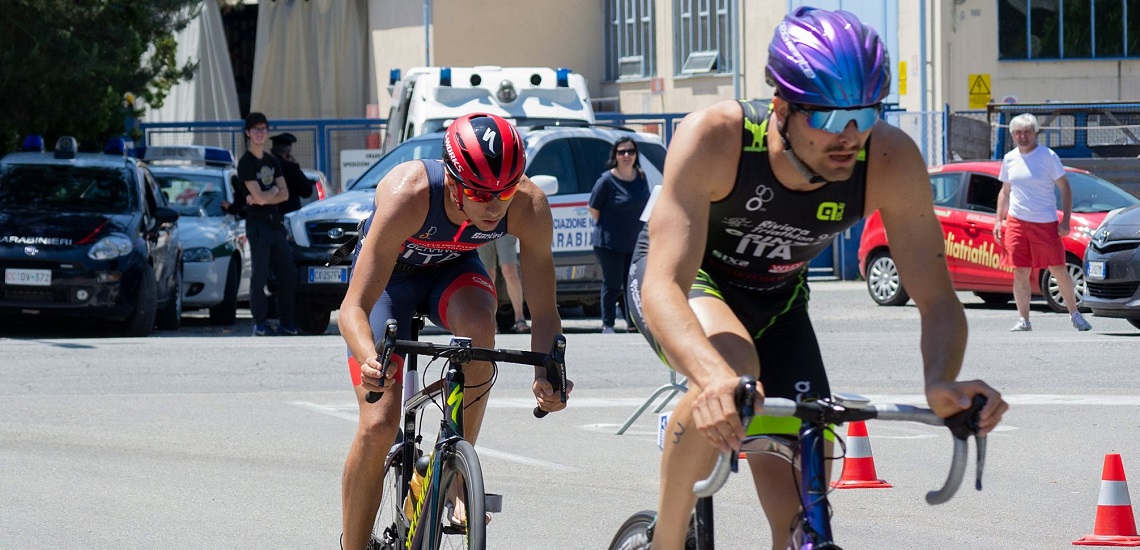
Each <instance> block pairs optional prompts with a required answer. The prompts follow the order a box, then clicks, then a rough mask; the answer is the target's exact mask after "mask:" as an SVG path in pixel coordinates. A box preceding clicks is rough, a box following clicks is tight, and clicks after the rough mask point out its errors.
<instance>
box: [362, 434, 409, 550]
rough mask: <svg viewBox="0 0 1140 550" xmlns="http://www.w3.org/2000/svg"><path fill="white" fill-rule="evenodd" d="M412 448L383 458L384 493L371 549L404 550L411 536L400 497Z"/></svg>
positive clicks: (405, 447)
mask: <svg viewBox="0 0 1140 550" xmlns="http://www.w3.org/2000/svg"><path fill="white" fill-rule="evenodd" d="M410 450H411V447H410V446H407V445H401V446H400V447H399V449H398V450H395V451H392V452H391V453H389V454H388V457H387V458H385V459H384V483H383V484H382V485H381V489H382V491H383V494H382V495H381V497H380V510H379V511H377V513H376V523H375V525H373V526H372V541H371V542H370V543H369V546H368V549H369V550H403V548H404V541H405V540H406V539H405V537H406V536H407V533H408V520H407V518H406V517H405V516H404V499H403V498H402V497H401V496H400V493H401V492H402V487H403V486H404V478H403V475H402V474H401V472H400V464H401V463H402V462H403V459H404V453H405V452H409V451H410Z"/></svg>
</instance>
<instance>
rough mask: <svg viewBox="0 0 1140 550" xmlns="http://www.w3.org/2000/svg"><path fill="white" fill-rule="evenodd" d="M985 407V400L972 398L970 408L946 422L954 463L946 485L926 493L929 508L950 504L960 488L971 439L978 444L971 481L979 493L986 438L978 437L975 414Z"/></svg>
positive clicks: (979, 395)
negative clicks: (952, 446) (952, 443)
mask: <svg viewBox="0 0 1140 550" xmlns="http://www.w3.org/2000/svg"><path fill="white" fill-rule="evenodd" d="M985 405H986V396H984V395H981V394H977V395H974V398H973V400H972V401H971V404H970V408H968V409H966V410H964V411H959V412H957V413H955V414H954V415H952V416H950V417H949V418H947V419H946V427H947V428H949V429H950V433H952V434H953V435H954V459H953V460H952V461H951V463H950V473H949V475H948V476H947V477H946V483H945V484H943V486H942V488H941V489H938V490H937V491H930V492H928V493H926V502H927V503H928V504H942V503H945V502H946V501H948V500H950V499H951V498H952V497H953V496H954V493H956V492H957V491H958V487H959V486H960V485H961V484H962V477H963V474H964V473H965V470H966V460H967V458H966V455H967V453H968V449H967V447H968V446H969V443H968V441H969V439H970V436H974V439H975V441H976V443H977V464H976V468H977V470H976V474H975V478H974V488H975V489H977V490H978V491H981V490H982V472H983V470H984V469H985V463H986V438H985V436H979V435H978V423H979V421H978V413H979V411H981V410H982V407H984V406H985Z"/></svg>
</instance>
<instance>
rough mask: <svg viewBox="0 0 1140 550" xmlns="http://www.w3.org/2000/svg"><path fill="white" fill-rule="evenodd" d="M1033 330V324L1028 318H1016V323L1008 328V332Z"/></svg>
mask: <svg viewBox="0 0 1140 550" xmlns="http://www.w3.org/2000/svg"><path fill="white" fill-rule="evenodd" d="M1031 330H1033V325H1031V324H1029V319H1018V320H1017V324H1016V325H1013V328H1010V329H1009V331H1010V332H1029V331H1031Z"/></svg>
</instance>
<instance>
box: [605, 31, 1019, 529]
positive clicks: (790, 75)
mask: <svg viewBox="0 0 1140 550" xmlns="http://www.w3.org/2000/svg"><path fill="white" fill-rule="evenodd" d="M768 52H769V61H768V66H767V75H768V82H769V83H770V85H771V86H772V87H773V88H774V98H773V99H772V101H771V102H770V103H765V102H754V101H752V102H750V101H732V100H729V101H722V102H719V103H716V104H714V105H712V106H710V107H707V108H705V109H702V110H699V111H696V112H694V113H692V114H690V115H688V116H687V117H685V119H684V121H683V122H682V123H681V125H680V126H679V127H678V129H677V132H676V134H675V136H674V138H673V140H672V142H671V143H670V145H669V154H668V155H667V157H666V160H665V179H664V183H663V185H662V188H661V190H660V192H659V197H658V199H657V201H656V204H655V206H654V207H653V211H652V213H651V215H650V217H649V223H648V224H647V227H646V230H645V231H643V232H642V234H641V238H640V240H639V242H638V246H637V249H636V250H635V252H634V256H633V266H632V268H631V269H630V280H629V284H628V286H627V289H628V296H627V300H626V303H627V304H630V306H631V307H630V309H631V314H632V316H633V317H634V321H635V323H637V325H638V328H639V329H640V331H641V333H642V334H643V335H644V336H645V337H646V338H647V339H648V340H649V342H650V344H651V345H652V346H653V347H654V348H655V350H656V351H657V352H658V355H659V356H661V357H663V358H665V360H666V361H667V362H668V363H669V365H670V367H672V368H674V369H676V370H677V371H678V372H680V373H681V374H683V375H685V376H686V377H688V385H689V391H688V392H687V393H686V394H685V397H684V398H683V399H682V400H681V401H680V403H678V405H677V407H676V409H675V410H674V411H673V414H672V417H671V419H670V422H669V426H668V427H667V432H666V433H667V435H666V438H665V450H664V453H663V455H662V462H661V484H660V499H659V504H658V521H657V524H656V527H655V530H654V531H655V534H654V540H653V548H655V549H658V550H660V549H663V548H664V549H680V548H683V545H684V538H685V530H686V528H687V526H688V521H689V515H690V513H691V511H692V509H693V505H694V503H695V500H696V496H695V495H694V494H693V491H692V487H693V482H695V481H697V480H699V479H702V478H704V477H705V476H706V475H707V474H708V473H709V471H710V470H711V468H712V465H713V462H715V459H716V456H717V454H719V452H721V451H729V450H733V451H735V450H739V449H740V446H741V440H742V439H743V438H744V437H745V433H746V432H745V428H746V427H745V426H742V425H741V423H740V420H739V417H738V415H737V413H736V410H735V405H734V402H733V392H734V390H735V389H736V388H737V385H738V384H737V383H738V380H739V377H740V376H742V375H746V374H747V375H752V376H756V377H757V379H758V380H759V381H760V382H761V385H762V387H761V388H759V391H760V392H761V393H762V394H763V395H767V396H771V397H785V398H789V399H803V398H813V397H830V396H831V388H830V386H829V385H828V380H827V375H826V373H825V371H824V367H823V359H822V356H821V352H820V345H819V342H818V341H817V339H816V336H815V332H814V330H813V329H812V325H811V321H810V319H809V317H808V307H807V306H808V299H809V296H810V290H809V288H808V282H807V274H808V263H809V262H810V261H811V259H812V258H814V257H815V256H816V255H817V254H819V253H820V252H822V251H823V250H824V249H826V248H827V247H828V245H829V244H830V243H831V242H832V241H833V240H834V239H835V236H836V235H838V234H840V233H842V232H844V231H845V230H846V229H847V228H849V227H851V226H853V225H855V224H856V223H857V222H858V221H859V220H860V219H862V218H863V217H865V216H867V215H869V214H871V213H872V212H874V211H876V210H878V211H879V212H880V213H881V214H882V217H883V223H884V225H885V226H886V228H887V231H888V233H890V235H891V255H892V256H893V257H894V259H895V262H896V263H897V265H898V267H899V271H900V273H901V276H902V278H903V281H904V282H905V284H906V288H907V291H908V292H909V293H910V295H911V297H912V298H913V299H914V302H915V304H916V305H917V306H918V311H919V313H920V314H921V316H922V325H921V329H922V330H921V337H920V340H921V341H920V343H919V344H920V349H921V352H922V361H923V374H924V378H925V384H924V387H923V391H924V393H925V395H926V399H927V402H928V403H929V405H930V407H931V408H932V409H934V411H935V412H937V413H938V414H940V415H942V416H950V415H951V414H953V413H955V412H958V411H960V410H963V409H965V408H966V407H968V405H969V403H970V400H971V398H972V397H973V396H974V395H976V394H982V395H985V396H986V397H987V398H988V403H987V405H986V406H985V408H983V409H982V411H981V433H982V434H985V433H987V432H989V431H990V430H992V429H993V428H994V427H995V426H996V425H997V424H998V422H999V421H1000V420H1001V417H1002V414H1003V413H1004V412H1005V411H1006V410H1007V409H1008V405H1007V404H1006V403H1005V402H1004V401H1003V400H1002V397H1001V394H999V393H998V392H997V391H996V390H994V389H993V388H992V387H990V386H989V385H988V384H986V383H985V382H982V381H980V380H970V381H958V380H957V379H958V374H959V371H960V370H961V368H962V359H963V356H964V355H965V347H966V317H965V314H964V312H963V308H962V304H961V303H960V302H959V301H958V298H957V296H956V295H955V294H954V289H953V287H952V286H951V284H950V277H949V274H948V273H947V270H946V257H945V255H944V247H943V242H942V230H941V228H940V226H939V223H938V221H937V220H936V219H935V217H934V212H933V205H932V193H931V188H930V178H929V177H928V175H927V172H926V164H925V162H924V161H923V158H922V155H921V154H920V153H919V151H918V149H917V147H916V146H915V144H914V142H913V141H912V140H911V139H910V137H909V136H907V135H906V134H905V133H903V132H902V131H900V130H899V129H897V128H895V127H893V126H890V125H889V124H886V123H884V122H882V121H880V116H879V115H880V102H881V101H882V99H883V98H884V97H886V95H887V93H888V90H889V87H890V72H889V69H888V66H889V63H888V57H887V52H886V48H885V46H884V44H883V43H882V41H881V40H880V39H879V36H878V34H877V33H876V32H875V30H874V29H872V28H870V27H868V26H866V25H864V24H862V23H861V22H860V21H859V20H858V19H857V18H856V17H855V16H854V15H852V14H850V13H847V12H844V11H826V10H818V9H812V8H800V9H798V10H796V11H795V12H794V13H792V14H791V15H789V16H787V17H786V18H785V19H784V20H783V22H782V23H781V24H780V25H779V27H778V28H777V29H776V32H775V33H774V36H773V38H772V42H771V45H770V46H769V50H768ZM770 129H772V130H775V131H769V130H770ZM793 151H795V152H794V153H793ZM650 242H652V243H653V245H652V246H650V245H649V243H650ZM693 251H699V253H697V254H694V253H693ZM825 343H826V342H825ZM756 422H758V423H759V426H756V425H755V423H754V428H755V430H756V431H763V432H764V433H779V434H783V435H786V436H787V437H790V438H794V437H796V435H797V434H798V428H799V422H798V421H796V420H792V421H791V422H790V423H789V421H788V420H787V419H776V418H772V417H763V416H760V417H758V420H757V421H756ZM748 465H749V467H750V468H751V469H752V473H753V479H754V481H755V484H756V491H757V495H758V496H759V499H760V502H761V504H762V505H763V508H764V512H765V514H766V515H767V518H768V523H769V525H770V526H771V530H772V540H773V544H772V547H773V548H778V549H782V548H784V547H785V544H786V542H787V540H788V535H789V529H790V527H791V526H792V524H793V521H794V518H795V515H796V513H797V512H798V511H799V500H798V492H797V487H796V482H795V480H794V479H793V477H792V476H791V475H789V472H790V469H789V467H788V464H787V462H786V461H784V460H783V459H782V458H779V457H773V456H771V455H768V454H763V453H760V454H753V455H750V456H749V460H748Z"/></svg>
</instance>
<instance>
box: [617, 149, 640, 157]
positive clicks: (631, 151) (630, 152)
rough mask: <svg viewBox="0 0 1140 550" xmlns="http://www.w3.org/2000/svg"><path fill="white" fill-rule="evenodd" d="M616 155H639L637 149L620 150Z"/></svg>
mask: <svg viewBox="0 0 1140 550" xmlns="http://www.w3.org/2000/svg"><path fill="white" fill-rule="evenodd" d="M616 153H617V154H618V156H621V155H631V156H632V155H636V154H637V149H618V150H617V151H616Z"/></svg>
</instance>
